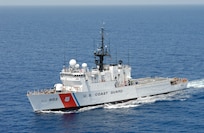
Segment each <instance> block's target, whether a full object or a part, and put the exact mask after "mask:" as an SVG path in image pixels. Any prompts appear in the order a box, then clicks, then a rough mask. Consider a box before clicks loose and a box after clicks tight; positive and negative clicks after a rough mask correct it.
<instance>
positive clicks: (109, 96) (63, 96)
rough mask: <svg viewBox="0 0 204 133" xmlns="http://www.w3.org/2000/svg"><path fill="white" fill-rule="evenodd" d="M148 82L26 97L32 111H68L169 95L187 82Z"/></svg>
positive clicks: (183, 86) (159, 80)
mask: <svg viewBox="0 0 204 133" xmlns="http://www.w3.org/2000/svg"><path fill="white" fill-rule="evenodd" d="M143 80H146V79H143ZM148 80H151V81H150V82H147V83H141V84H140V83H138V84H135V85H128V86H122V87H115V86H114V82H110V84H112V87H109V88H106V89H95V88H94V91H86V92H61V93H59V92H55V93H53V92H52V91H47V93H45V92H33V93H31V92H30V93H28V95H27V96H28V98H29V100H30V103H31V105H32V107H33V109H34V111H42V110H64V109H67V110H69V109H74V108H81V107H85V106H93V105H99V104H105V103H114V102H121V101H127V100H132V99H137V98H140V97H145V96H153V95H159V94H163V93H169V92H173V91H178V90H182V89H185V88H186V86H187V81H185V82H179V83H178V84H175V85H172V84H171V83H170V81H171V79H169V78H152V79H149V78H148ZM97 84H98V85H97V86H103V82H101V83H97ZM99 88H100V87H99Z"/></svg>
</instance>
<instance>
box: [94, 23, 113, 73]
mask: <svg viewBox="0 0 204 133" xmlns="http://www.w3.org/2000/svg"><path fill="white" fill-rule="evenodd" d="M94 55H95V64H96V66H99V71H100V72H102V71H103V70H104V67H103V66H104V64H103V61H104V56H109V55H110V54H109V52H108V50H107V47H105V46H104V28H103V27H101V46H99V47H98V48H97V49H96V51H95V52H94ZM96 57H98V58H99V60H97V58H96Z"/></svg>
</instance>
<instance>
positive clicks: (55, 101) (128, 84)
mask: <svg viewBox="0 0 204 133" xmlns="http://www.w3.org/2000/svg"><path fill="white" fill-rule="evenodd" d="M94 56H95V57H96V58H95V64H96V68H93V69H88V67H87V64H86V63H83V64H82V65H81V67H80V65H79V64H78V63H77V62H76V60H75V59H71V60H70V61H69V66H68V67H64V68H63V69H62V71H61V72H60V79H61V83H58V84H55V85H54V87H53V88H52V89H44V90H40V91H28V93H27V97H28V99H29V101H30V103H31V105H32V107H33V110H34V111H35V112H38V111H46V110H71V109H78V108H81V107H86V106H95V105H101V104H106V103H118V102H123V101H128V100H133V99H137V98H140V97H145V96H154V95H159V94H164V93H169V92H173V91H178V90H182V89H185V88H186V86H187V83H188V80H187V79H185V78H163V77H155V78H152V77H146V78H138V79H133V78H132V77H131V67H130V66H129V65H125V64H123V62H122V61H119V63H118V64H104V58H105V57H106V56H109V51H108V50H107V47H106V46H105V45H104V28H103V27H102V28H101V44H100V47H98V48H97V50H96V51H95V52H94Z"/></svg>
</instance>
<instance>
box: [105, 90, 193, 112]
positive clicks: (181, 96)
mask: <svg viewBox="0 0 204 133" xmlns="http://www.w3.org/2000/svg"><path fill="white" fill-rule="evenodd" d="M189 97H190V95H189V93H188V92H187V91H178V92H172V93H169V94H161V95H157V96H149V97H145V98H138V99H136V100H131V101H128V102H124V103H119V104H106V105H105V106H104V108H106V109H116V108H132V107H138V106H141V105H144V104H152V103H155V102H157V101H174V100H180V101H184V100H186V99H188V98H189Z"/></svg>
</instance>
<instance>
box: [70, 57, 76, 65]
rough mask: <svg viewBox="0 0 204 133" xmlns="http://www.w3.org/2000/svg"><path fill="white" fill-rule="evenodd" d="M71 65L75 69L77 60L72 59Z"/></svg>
mask: <svg viewBox="0 0 204 133" xmlns="http://www.w3.org/2000/svg"><path fill="white" fill-rule="evenodd" d="M69 65H70V66H71V67H74V66H75V65H76V60H75V59H71V60H70V61H69Z"/></svg>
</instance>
